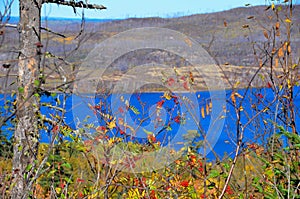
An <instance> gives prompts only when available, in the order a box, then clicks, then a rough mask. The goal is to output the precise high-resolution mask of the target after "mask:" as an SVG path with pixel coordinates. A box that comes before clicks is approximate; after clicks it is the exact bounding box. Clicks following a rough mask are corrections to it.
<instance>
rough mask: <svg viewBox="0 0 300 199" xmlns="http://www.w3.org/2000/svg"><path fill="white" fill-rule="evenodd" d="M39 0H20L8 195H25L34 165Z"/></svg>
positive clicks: (36, 116)
mask: <svg viewBox="0 0 300 199" xmlns="http://www.w3.org/2000/svg"><path fill="white" fill-rule="evenodd" d="M41 5H42V4H41V0H20V2H19V9H20V22H19V31H20V54H19V66H18V67H19V69H18V95H17V114H16V119H17V126H16V130H15V133H14V156H13V173H14V183H15V184H14V186H13V189H12V195H11V198H14V199H19V198H27V196H28V191H29V190H30V189H31V187H28V182H29V181H30V177H31V176H32V174H33V172H34V168H35V164H36V162H35V160H37V152H38V139H39V131H38V112H39V99H38V97H36V96H34V93H35V85H36V84H37V83H38V75H39V65H40V52H39V50H40V49H39V48H40V47H41V45H40V44H39V43H40V25H41V24H40V10H41Z"/></svg>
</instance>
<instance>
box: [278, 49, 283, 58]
mask: <svg viewBox="0 0 300 199" xmlns="http://www.w3.org/2000/svg"><path fill="white" fill-rule="evenodd" d="M283 56H284V55H283V49H282V48H279V50H278V57H283Z"/></svg>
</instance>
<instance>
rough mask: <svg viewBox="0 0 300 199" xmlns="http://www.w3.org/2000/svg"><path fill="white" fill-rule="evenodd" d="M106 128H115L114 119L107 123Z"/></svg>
mask: <svg viewBox="0 0 300 199" xmlns="http://www.w3.org/2000/svg"><path fill="white" fill-rule="evenodd" d="M107 127H108V128H109V129H113V128H115V127H116V119H113V120H112V121H111V122H109V123H108V124H107Z"/></svg>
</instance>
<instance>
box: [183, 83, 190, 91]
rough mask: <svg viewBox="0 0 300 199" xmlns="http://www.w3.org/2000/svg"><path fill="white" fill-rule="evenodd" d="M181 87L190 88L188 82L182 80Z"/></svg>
mask: <svg viewBox="0 0 300 199" xmlns="http://www.w3.org/2000/svg"><path fill="white" fill-rule="evenodd" d="M183 88H185V90H190V89H189V85H188V82H183Z"/></svg>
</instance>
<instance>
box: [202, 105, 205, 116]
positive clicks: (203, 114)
mask: <svg viewBox="0 0 300 199" xmlns="http://www.w3.org/2000/svg"><path fill="white" fill-rule="evenodd" d="M201 116H202V118H205V113H204V107H203V106H202V107H201Z"/></svg>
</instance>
